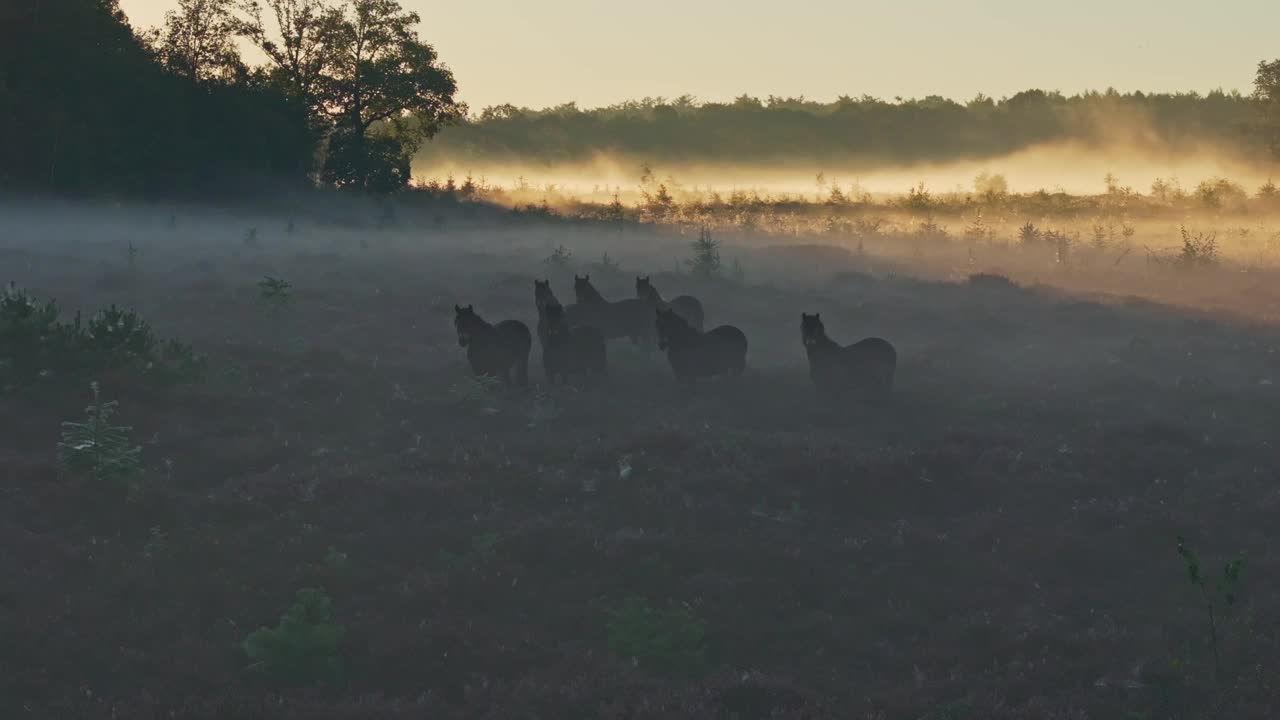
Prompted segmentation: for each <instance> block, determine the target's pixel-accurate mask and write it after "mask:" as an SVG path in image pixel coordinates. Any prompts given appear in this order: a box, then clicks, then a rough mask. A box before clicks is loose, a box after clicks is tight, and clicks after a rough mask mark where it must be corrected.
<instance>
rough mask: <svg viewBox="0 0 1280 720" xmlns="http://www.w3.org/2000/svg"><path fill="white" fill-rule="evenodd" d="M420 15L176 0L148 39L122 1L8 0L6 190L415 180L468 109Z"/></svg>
mask: <svg viewBox="0 0 1280 720" xmlns="http://www.w3.org/2000/svg"><path fill="white" fill-rule="evenodd" d="M419 21H420V18H419V17H418V15H416V14H415V13H410V12H406V11H405V10H404V9H403V8H402V7H401V6H400V5H399V3H398V2H396V0H264V2H263V3H261V4H260V3H258V2H255V1H254V0H179V1H178V6H177V8H176V9H175V10H173V11H171V12H170V13H168V14H167V16H166V19H165V24H164V26H163V27H161V28H156V29H153V30H150V31H146V32H141V33H139V32H135V31H134V30H133V29H132V28H131V27H130V26H129V24H128V22H127V20H126V19H125V17H124V15H123V13H122V12H121V11H120V9H119V7H118V5H117V0H58V1H57V2H46V1H45V0H8V2H6V3H4V7H3V9H0V187H5V188H9V189H17V190H25V191H52V192H73V193H93V192H102V191H108V192H117V193H126V194H132V193H146V194H158V193H171V192H175V191H176V192H184V193H217V192H226V191H233V192H244V191H252V190H255V189H259V188H261V187H262V186H263V185H265V184H270V185H273V186H274V185H280V184H285V185H289V184H292V185H306V184H308V183H310V182H313V181H315V180H316V179H319V180H320V181H321V182H323V183H326V184H329V185H333V186H338V187H347V188H357V189H363V190H369V191H390V190H394V189H396V188H399V187H402V186H403V185H404V184H405V183H407V182H408V179H409V159H410V157H411V156H412V154H413V153H414V152H415V151H416V150H417V149H418V147H419V146H420V145H421V143H422V142H423V141H425V140H427V139H429V138H430V137H431V136H432V135H434V134H435V133H436V132H437V131H438V130H439V129H440V128H441V127H442V126H443V125H444V124H447V123H449V122H451V121H453V120H454V119H456V118H458V117H460V116H461V114H462V113H463V112H465V108H464V106H462V105H461V104H460V103H458V102H457V101H456V99H455V94H456V91H457V84H456V82H455V80H454V78H453V75H452V74H451V73H450V72H449V70H448V69H447V68H446V67H444V66H443V65H441V64H440V62H439V59H438V58H437V56H436V53H435V51H434V49H432V47H431V46H430V45H428V44H426V43H425V42H423V41H422V40H421V39H420V38H419V37H418V35H417V31H416V26H417V25H418V23H419ZM242 40H247V41H248V42H249V43H251V44H252V45H253V46H256V47H257V48H258V49H259V50H260V51H261V54H262V56H263V57H265V58H266V62H265V63H264V64H262V65H260V66H257V67H254V66H251V65H250V64H249V63H247V62H246V61H245V60H244V58H243V57H242V55H241V53H240V49H239V48H240V45H241V41H242Z"/></svg>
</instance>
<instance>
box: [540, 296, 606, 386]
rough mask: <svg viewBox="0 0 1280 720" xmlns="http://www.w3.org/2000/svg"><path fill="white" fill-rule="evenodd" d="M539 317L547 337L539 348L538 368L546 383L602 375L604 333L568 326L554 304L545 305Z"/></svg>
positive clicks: (558, 307)
mask: <svg viewBox="0 0 1280 720" xmlns="http://www.w3.org/2000/svg"><path fill="white" fill-rule="evenodd" d="M543 315H544V319H545V320H546V325H547V337H546V340H544V341H543V344H542V367H543V369H544V370H545V371H546V373H547V382H550V383H554V382H555V381H556V378H557V377H559V378H562V379H565V380H568V379H569V376H570V375H578V374H593V373H594V374H601V375H603V374H604V372H605V368H606V365H607V355H608V353H607V351H606V349H605V340H604V333H602V332H600V330H599V329H598V328H593V327H586V326H583V325H570V324H569V323H568V321H567V320H566V319H565V312H564V308H562V307H560V305H558V304H557V305H548V306H547V307H546V309H545V311H544V313H543ZM540 324H541V323H540Z"/></svg>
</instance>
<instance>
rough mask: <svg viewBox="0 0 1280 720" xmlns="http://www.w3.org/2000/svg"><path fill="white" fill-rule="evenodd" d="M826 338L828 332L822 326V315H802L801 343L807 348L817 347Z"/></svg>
mask: <svg viewBox="0 0 1280 720" xmlns="http://www.w3.org/2000/svg"><path fill="white" fill-rule="evenodd" d="M826 336H827V330H826V328H824V327H823V326H822V313H814V314H812V315H806V314H804V313H800V342H801V343H803V344H804V346H805V347H812V346H814V345H817V344H818V341H820V340H822V338H824V337H826Z"/></svg>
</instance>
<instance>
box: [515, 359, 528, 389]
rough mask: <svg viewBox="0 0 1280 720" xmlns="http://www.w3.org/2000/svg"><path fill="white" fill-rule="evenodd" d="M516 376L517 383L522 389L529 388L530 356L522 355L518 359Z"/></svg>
mask: <svg viewBox="0 0 1280 720" xmlns="http://www.w3.org/2000/svg"><path fill="white" fill-rule="evenodd" d="M515 375H516V383H517V384H519V385H520V387H523V388H527V387H529V356H528V354H525V353H521V355H520V356H519V357H518V358H516V367H515Z"/></svg>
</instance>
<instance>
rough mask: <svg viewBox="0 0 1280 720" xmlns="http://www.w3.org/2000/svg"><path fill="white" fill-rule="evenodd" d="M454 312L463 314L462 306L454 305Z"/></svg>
mask: <svg viewBox="0 0 1280 720" xmlns="http://www.w3.org/2000/svg"><path fill="white" fill-rule="evenodd" d="M453 311H454V312H458V313H460V312H462V306H461V305H454V306H453Z"/></svg>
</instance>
